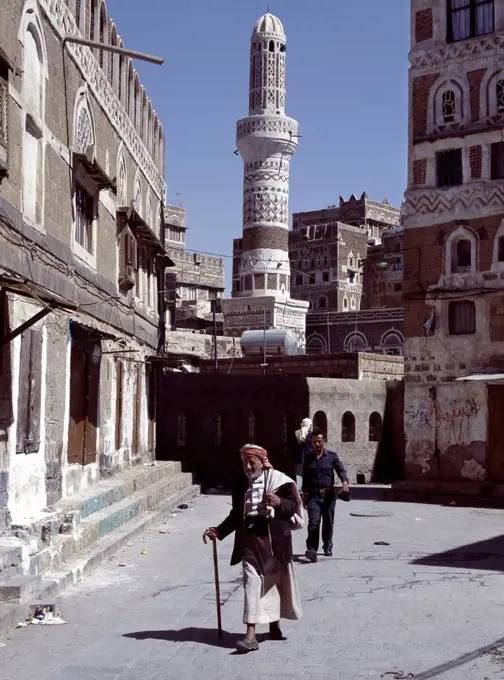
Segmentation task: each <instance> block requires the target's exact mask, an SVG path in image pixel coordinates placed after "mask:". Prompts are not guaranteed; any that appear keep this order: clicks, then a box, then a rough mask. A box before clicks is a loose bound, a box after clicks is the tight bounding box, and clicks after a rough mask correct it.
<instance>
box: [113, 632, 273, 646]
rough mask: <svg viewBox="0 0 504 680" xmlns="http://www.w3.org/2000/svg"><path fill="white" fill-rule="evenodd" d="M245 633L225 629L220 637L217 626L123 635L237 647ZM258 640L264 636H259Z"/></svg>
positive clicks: (136, 638)
mask: <svg viewBox="0 0 504 680" xmlns="http://www.w3.org/2000/svg"><path fill="white" fill-rule="evenodd" d="M243 635H244V634H243V633H228V632H227V631H223V637H222V639H220V638H219V636H218V633H217V630H216V629H215V628H182V629H181V630H142V631H138V632H136V633H125V634H124V635H123V637H125V638H131V639H133V640H166V642H197V643H199V644H202V645H209V646H210V647H222V648H224V649H235V647H236V643H237V642H238V641H239V640H242V639H243ZM257 640H258V642H262V641H263V636H260V635H258V636H257Z"/></svg>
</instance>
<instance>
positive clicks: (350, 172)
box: [107, 0, 409, 287]
mask: <svg viewBox="0 0 504 680" xmlns="http://www.w3.org/2000/svg"><path fill="white" fill-rule="evenodd" d="M107 7H108V10H109V14H110V15H111V17H112V18H113V19H114V20H115V21H116V23H117V27H118V31H119V33H120V34H121V35H122V37H123V39H124V40H125V43H126V46H127V47H130V48H131V49H136V50H142V51H147V52H150V53H152V54H156V55H158V56H162V57H164V59H165V64H164V65H163V66H161V67H159V66H154V65H150V64H145V63H142V62H136V68H137V70H138V71H139V73H140V76H141V80H142V83H143V85H144V86H145V87H146V89H147V93H148V95H149V96H150V97H151V99H152V102H153V105H154V108H155V109H156V111H157V113H158V115H159V117H160V119H161V121H162V124H163V128H164V131H165V134H166V183H167V198H168V202H170V203H175V204H177V205H178V204H179V203H182V204H183V205H184V206H185V208H186V209H187V222H188V226H189V232H188V248H190V249H193V250H196V249H199V250H202V251H208V252H213V253H220V254H228V255H230V254H231V253H232V239H233V238H236V237H238V236H240V234H241V217H242V173H243V164H242V161H241V158H240V157H237V156H235V155H233V151H234V149H235V129H236V120H237V119H238V118H242V117H244V116H246V115H247V112H248V78H249V47H250V35H251V32H252V28H253V26H254V23H255V21H256V20H257V19H258V18H259V17H260V16H261V15H262V14H263V13H264V12H265V10H266V7H267V0H143V2H141V3H139V2H138V0H108V2H107ZM385 8H386V9H385ZM270 10H271V12H272V13H273V14H276V15H277V16H278V17H279V18H280V19H281V20H282V22H283V24H284V28H285V32H286V34H287V107H286V108H287V114H288V115H290V116H292V117H293V118H296V119H297V120H298V121H299V123H300V134H301V135H302V137H301V139H300V140H299V149H298V152H297V153H296V155H295V156H294V158H293V161H292V164H291V184H290V210H291V212H299V211H303V210H315V209H319V208H324V207H327V206H328V205H330V204H333V203H338V200H339V195H340V194H341V195H342V196H344V197H348V196H349V195H350V194H351V193H352V192H354V193H355V194H359V195H360V194H361V193H362V192H363V191H367V192H368V196H369V197H370V198H372V199H375V200H382V199H383V198H384V196H387V197H388V199H389V200H390V202H391V203H393V204H395V205H400V202H401V200H402V196H403V193H404V190H405V188H406V150H407V68H408V49H409V2H407V1H406V0H385V2H381V1H379V0H352V1H351V2H338V0H309V2H307V1H306V0H305V1H303V2H302V1H301V0H271V2H270ZM177 194H179V195H178V196H177ZM225 267H226V285H227V287H229V284H230V274H231V260H230V259H225Z"/></svg>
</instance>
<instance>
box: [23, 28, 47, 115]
mask: <svg viewBox="0 0 504 680" xmlns="http://www.w3.org/2000/svg"><path fill="white" fill-rule="evenodd" d="M23 57H24V74H23V94H24V98H25V102H26V104H27V107H28V109H29V110H30V113H32V114H34V115H36V116H37V117H38V118H42V87H43V78H44V71H43V62H42V49H41V45H40V39H39V36H38V35H37V34H36V32H35V28H34V26H33V25H32V24H30V26H29V27H28V30H27V31H26V34H25V44H24V55H23Z"/></svg>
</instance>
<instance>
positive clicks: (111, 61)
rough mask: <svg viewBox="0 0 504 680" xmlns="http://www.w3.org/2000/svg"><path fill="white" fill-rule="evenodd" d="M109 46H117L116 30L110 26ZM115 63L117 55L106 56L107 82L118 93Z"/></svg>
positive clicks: (111, 53)
mask: <svg viewBox="0 0 504 680" xmlns="http://www.w3.org/2000/svg"><path fill="white" fill-rule="evenodd" d="M110 44H111V45H114V46H116V45H117V30H116V27H115V26H114V25H112V31H111V33H110ZM117 61H118V55H117V54H114V53H113V52H110V54H109V55H108V80H109V83H110V84H111V85H112V87H113V88H114V89H115V90H116V92H117V91H118V88H117V86H116V71H117ZM119 98H120V95H119Z"/></svg>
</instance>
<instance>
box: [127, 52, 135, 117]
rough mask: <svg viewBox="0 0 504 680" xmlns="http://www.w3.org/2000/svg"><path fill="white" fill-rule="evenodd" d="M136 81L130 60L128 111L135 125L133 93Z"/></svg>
mask: <svg viewBox="0 0 504 680" xmlns="http://www.w3.org/2000/svg"><path fill="white" fill-rule="evenodd" d="M134 80H135V76H134V73H133V63H132V61H131V59H130V60H129V63H128V81H127V83H126V110H127V112H128V116H129V117H130V119H131V120H132V121H133V123H134V120H135V119H134V118H133V93H134V89H135V86H134Z"/></svg>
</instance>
